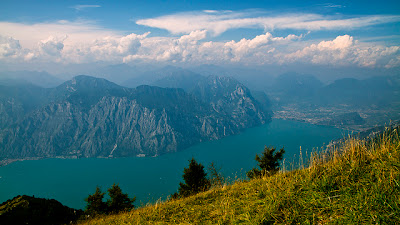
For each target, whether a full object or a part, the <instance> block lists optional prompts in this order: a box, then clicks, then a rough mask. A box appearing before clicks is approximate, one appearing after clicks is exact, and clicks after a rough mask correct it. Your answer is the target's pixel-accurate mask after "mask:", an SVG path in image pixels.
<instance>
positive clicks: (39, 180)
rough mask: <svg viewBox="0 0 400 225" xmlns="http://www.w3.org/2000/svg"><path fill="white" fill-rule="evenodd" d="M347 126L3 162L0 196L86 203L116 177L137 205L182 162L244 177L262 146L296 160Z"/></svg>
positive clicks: (177, 177) (270, 129)
mask: <svg viewBox="0 0 400 225" xmlns="http://www.w3.org/2000/svg"><path fill="white" fill-rule="evenodd" d="M345 135H346V131H344V130H340V129H336V128H331V127H325V126H316V125H311V124H306V123H300V122H294V121H285V120H273V121H272V122H271V123H269V124H265V125H262V126H259V127H255V128H251V129H247V130H246V131H245V132H243V133H241V134H239V135H235V136H230V137H226V138H223V139H222V140H218V141H211V142H204V143H200V144H198V145H196V146H193V147H191V148H188V149H186V150H184V151H181V152H178V153H171V154H165V155H161V156H159V157H145V158H117V159H96V158H91V159H86V158H85V159H77V160H74V159H44V160H37V161H22V162H15V163H12V164H10V165H7V166H4V167H0V177H1V178H0V202H3V201H6V200H7V199H11V198H13V197H15V196H17V195H23V194H26V195H34V196H35V197H44V198H54V199H57V200H58V201H60V202H61V203H63V204H65V205H67V206H69V207H74V208H81V209H83V208H84V206H85V201H84V198H85V197H87V196H88V195H89V194H91V193H93V192H94V191H95V188H96V186H97V185H99V186H100V187H101V188H102V190H103V191H106V189H107V188H109V187H110V186H111V185H112V184H113V183H119V185H120V186H121V188H122V190H123V191H124V192H127V193H128V194H129V195H130V196H131V197H133V196H136V197H137V201H136V205H137V206H139V205H141V204H145V203H147V202H154V201H156V200H157V199H159V198H163V199H165V198H166V197H167V196H168V195H169V194H172V193H173V192H175V191H176V190H177V189H178V184H179V182H180V181H181V175H182V173H183V168H184V167H187V165H188V160H189V159H191V158H192V157H194V158H195V159H196V160H197V161H198V162H200V163H202V164H203V165H205V166H206V167H207V166H208V165H209V164H210V163H211V162H215V163H216V165H217V167H221V168H222V172H223V173H224V175H225V176H226V177H230V178H232V179H233V178H235V177H244V176H245V172H246V171H248V170H250V169H251V168H252V167H253V166H255V165H256V161H255V160H254V157H255V154H259V153H261V151H262V150H263V149H264V146H275V147H277V148H281V147H283V146H284V148H285V150H286V153H285V162H286V163H285V164H286V166H287V167H289V168H287V169H290V168H291V166H288V165H289V162H294V163H295V164H297V163H298V158H297V156H298V155H299V149H300V146H301V148H302V152H303V154H304V155H305V154H306V152H307V153H309V152H310V151H311V150H312V149H313V148H320V147H322V146H324V145H325V144H328V143H329V141H330V140H333V139H338V138H342V137H343V136H345Z"/></svg>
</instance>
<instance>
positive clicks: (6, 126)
mask: <svg viewBox="0 0 400 225" xmlns="http://www.w3.org/2000/svg"><path fill="white" fill-rule="evenodd" d="M183 77H184V76H183ZM181 78H182V77H176V79H175V80H176V81H177V83H176V84H177V85H174V83H173V82H172V84H171V83H170V84H168V82H165V81H159V83H160V86H162V85H161V83H164V84H165V85H164V86H165V87H156V86H148V85H141V86H138V87H136V88H127V87H123V86H120V85H117V84H115V83H112V82H110V81H108V80H105V79H102V78H94V77H90V76H84V75H80V76H76V77H74V78H73V79H71V80H69V81H66V82H64V83H62V84H61V85H59V86H57V87H55V88H42V87H38V86H35V85H33V84H26V83H14V84H8V85H7V86H4V85H3V86H1V87H0V115H1V117H0V121H1V127H0V128H1V131H0V160H2V161H10V160H17V159H24V158H48V157H70V158H80V157H126V156H157V155H160V154H164V153H169V152H176V151H179V150H182V149H185V148H187V147H189V146H192V145H194V144H196V143H199V142H202V141H208V140H216V139H220V138H223V137H225V136H229V135H234V134H238V133H239V132H241V131H242V130H243V129H245V128H248V127H253V126H258V125H260V124H263V123H266V122H268V121H270V120H271V115H272V112H271V110H270V108H269V107H268V106H266V105H265V104H267V103H265V102H263V103H260V102H258V101H257V100H256V99H255V98H254V97H253V96H252V95H251V93H250V91H249V90H248V89H247V88H246V87H245V86H244V85H242V84H241V83H239V82H238V81H236V80H235V79H233V78H229V77H216V76H208V77H203V76H199V77H198V79H197V80H196V81H195V82H192V83H190V85H189V84H186V83H185V82H182V79H181ZM170 79H173V78H172V77H170ZM191 79H192V77H191ZM193 80H194V79H193ZM178 83H179V85H178ZM167 84H168V85H167ZM167 86H172V87H171V88H170V87H167ZM181 86H182V88H180V87H181Z"/></svg>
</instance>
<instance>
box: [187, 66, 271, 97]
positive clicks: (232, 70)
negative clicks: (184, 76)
mask: <svg viewBox="0 0 400 225" xmlns="http://www.w3.org/2000/svg"><path fill="white" fill-rule="evenodd" d="M190 70H191V71H193V72H195V73H198V74H201V75H204V76H210V75H213V76H225V77H227V76H229V77H233V78H235V79H236V80H238V81H239V82H240V83H242V84H244V85H245V86H246V87H248V88H250V89H251V90H258V91H265V90H267V89H268V88H269V87H270V86H271V85H272V82H273V79H274V77H273V76H271V75H270V74H268V73H267V72H265V71H264V70H258V69H254V68H249V67H221V66H216V65H212V64H203V65H200V66H197V67H193V68H190Z"/></svg>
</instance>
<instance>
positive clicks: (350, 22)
mask: <svg viewBox="0 0 400 225" xmlns="http://www.w3.org/2000/svg"><path fill="white" fill-rule="evenodd" d="M255 14H257V13H249V12H246V11H244V12H232V11H216V10H204V11H196V12H186V13H177V14H172V15H165V16H160V17H156V18H150V19H141V20H138V21H136V23H137V24H139V25H144V26H149V27H155V28H160V29H165V30H168V31H169V32H171V33H173V34H182V33H190V32H192V31H195V30H207V31H211V32H213V34H215V35H219V34H221V33H223V32H225V31H227V30H229V29H235V28H263V29H265V30H274V29H295V30H338V29H354V28H361V27H366V26H372V25H376V24H383V23H390V22H398V21H400V16H390V15H379V16H362V17H352V18H345V19H343V18H340V17H339V16H324V15H319V14H282V13H280V14H276V15H270V16H266V15H258V16H254V15H255ZM258 14H260V13H258ZM263 14H265V13H263Z"/></svg>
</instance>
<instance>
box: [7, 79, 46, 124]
mask: <svg viewBox="0 0 400 225" xmlns="http://www.w3.org/2000/svg"><path fill="white" fill-rule="evenodd" d="M47 95H48V90H47V89H45V88H41V87H38V86H35V85H33V84H30V83H26V82H15V81H10V82H7V83H3V84H0V129H3V128H6V127H7V126H10V125H11V124H13V123H15V122H17V121H19V120H21V119H22V118H23V117H24V116H25V115H26V114H27V113H30V112H31V111H33V110H35V109H37V108H39V107H40V106H42V105H44V104H46V102H47Z"/></svg>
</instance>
